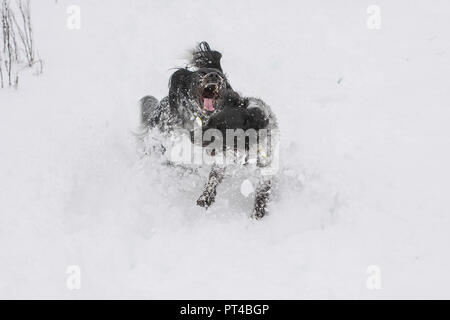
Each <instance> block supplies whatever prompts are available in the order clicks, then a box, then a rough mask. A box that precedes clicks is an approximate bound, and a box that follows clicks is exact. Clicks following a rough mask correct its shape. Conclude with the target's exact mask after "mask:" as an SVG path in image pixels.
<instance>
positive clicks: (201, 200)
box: [197, 194, 214, 209]
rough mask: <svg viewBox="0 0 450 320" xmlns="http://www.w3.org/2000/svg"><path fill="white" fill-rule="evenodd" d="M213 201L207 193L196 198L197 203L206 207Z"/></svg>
mask: <svg viewBox="0 0 450 320" xmlns="http://www.w3.org/2000/svg"><path fill="white" fill-rule="evenodd" d="M213 202H214V199H213V198H212V197H211V196H209V195H208V194H202V195H201V196H200V198H198V200H197V205H198V206H200V207H202V208H205V209H208V208H209V207H210V206H211V205H212V203H213Z"/></svg>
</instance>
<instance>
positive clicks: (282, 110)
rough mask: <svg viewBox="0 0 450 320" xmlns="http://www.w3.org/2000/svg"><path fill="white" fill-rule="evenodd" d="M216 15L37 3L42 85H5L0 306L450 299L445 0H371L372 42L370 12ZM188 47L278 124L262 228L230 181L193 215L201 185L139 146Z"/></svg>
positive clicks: (243, 5)
mask: <svg viewBox="0 0 450 320" xmlns="http://www.w3.org/2000/svg"><path fill="white" fill-rule="evenodd" d="M75 3H76V4H78V5H79V6H80V8H81V19H82V20H81V30H69V29H68V28H66V18H67V13H66V9H67V7H68V6H69V5H72V4H75ZM220 3H221V4H220V5H219V3H218V1H206V0H199V1H166V0H152V1H144V0H141V1H137V0H136V1H126V2H125V1H118V0H117V1H111V0H108V1H106V0H96V1H87V0H84V1H82V0H79V1H58V2H57V3H56V4H55V2H54V1H50V0H47V1H32V10H33V16H32V18H33V19H34V26H35V34H36V44H37V47H38V49H39V53H40V56H41V57H42V58H43V59H44V61H45V66H44V73H43V74H42V75H41V76H39V77H35V76H32V75H31V74H30V75H28V76H27V75H24V76H22V77H21V83H20V86H19V89H18V90H17V91H14V90H13V89H3V90H0V146H1V148H0V181H1V183H0V210H1V212H0V297H1V298H254V299H259V298H419V297H422V298H450V294H449V289H448V288H449V285H450V276H449V273H448V270H449V268H450V253H449V250H448V245H449V244H450V232H449V231H450V229H449V228H450V217H449V213H450V212H449V209H450V205H449V204H448V181H450V170H449V168H448V163H449V162H450V152H449V134H450V129H449V127H448V123H450V121H449V120H450V111H449V109H448V108H449V102H450V91H449V90H448V84H449V80H450V79H449V78H450V59H449V54H450V42H449V41H448V39H449V37H450V18H449V17H450V4H449V3H448V1H444V0H442V1H438V0H436V1H433V2H430V1H415V2H414V3H412V2H411V1H400V0H397V1H377V3H376V4H377V5H379V6H380V8H381V12H382V27H381V29H380V30H368V29H367V27H366V19H367V14H366V9H367V7H368V6H369V5H371V4H373V3H371V2H366V1H359V2H356V1H331V0H329V1H283V2H280V1H245V2H244V1H228V2H227V5H226V6H224V5H223V2H220ZM228 3H229V4H228ZM219 7H220V10H219V9H218V8H219ZM201 40H207V41H209V42H210V44H211V45H212V46H213V48H217V49H218V50H220V51H222V53H223V60H222V65H223V67H224V70H225V72H226V73H227V75H228V77H229V79H230V81H231V83H232V85H233V87H234V88H237V89H239V90H240V92H242V93H243V94H244V95H249V96H260V97H262V98H263V99H264V100H265V101H266V102H267V103H269V104H270V105H271V106H272V108H273V110H274V112H275V113H276V114H277V117H278V120H279V123H280V128H281V167H280V172H279V173H280V185H279V188H278V197H277V199H276V200H275V201H274V203H273V206H272V210H271V214H270V216H268V217H267V218H265V219H264V220H263V221H260V222H254V221H250V220H249V219H248V214H249V208H250V207H251V199H250V198H245V197H244V196H243V195H242V194H241V193H240V192H239V188H240V185H241V182H242V181H243V177H236V179H234V181H233V180H231V181H228V182H226V185H225V186H224V190H225V191H226V192H225V194H223V195H219V197H218V201H217V203H216V204H215V205H214V207H213V208H211V210H210V211H208V212H207V213H205V211H204V209H202V208H199V207H196V206H195V205H194V204H195V200H196V197H197V196H198V195H199V190H201V186H202V184H203V182H204V177H201V176H192V175H182V173H181V172H179V171H177V170H169V169H168V168H165V167H160V166H159V165H157V164H156V163H154V162H152V161H150V160H149V159H148V158H142V157H141V153H140V150H139V146H138V144H137V143H136V139H135V136H134V134H133V132H135V131H136V130H137V123H138V108H137V101H138V100H139V99H140V98H141V97H142V96H143V95H146V94H152V95H155V96H156V97H158V98H162V97H164V95H166V94H167V91H168V89H167V81H168V77H169V76H170V74H171V72H172V70H170V68H172V67H176V66H183V65H184V64H185V56H186V52H187V51H188V49H190V48H192V47H193V46H194V45H195V43H196V42H198V41H201ZM69 265H78V266H80V268H81V272H82V278H81V289H80V290H68V288H67V287H66V280H67V276H68V275H67V274H66V268H67V266H69ZM370 265H377V266H379V267H380V270H381V283H382V287H381V289H380V290H369V289H368V288H367V286H366V281H367V276H368V275H367V274H366V269H367V267H368V266H370Z"/></svg>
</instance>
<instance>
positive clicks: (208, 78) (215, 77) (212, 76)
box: [203, 72, 222, 83]
mask: <svg viewBox="0 0 450 320" xmlns="http://www.w3.org/2000/svg"><path fill="white" fill-rule="evenodd" d="M203 79H204V81H205V82H206V83H211V82H213V83H219V82H221V81H222V77H221V76H220V74H218V73H217V72H210V73H208V74H206V75H205V77H204V78H203Z"/></svg>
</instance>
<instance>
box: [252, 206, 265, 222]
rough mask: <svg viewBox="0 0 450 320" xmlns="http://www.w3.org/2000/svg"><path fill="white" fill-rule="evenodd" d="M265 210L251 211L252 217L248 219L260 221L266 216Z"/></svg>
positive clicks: (256, 209)
mask: <svg viewBox="0 0 450 320" xmlns="http://www.w3.org/2000/svg"><path fill="white" fill-rule="evenodd" d="M266 213H267V212H266V209H265V208H255V209H253V212H252V215H251V216H250V218H251V219H252V220H261V219H262V218H263V217H264V216H265V215H266Z"/></svg>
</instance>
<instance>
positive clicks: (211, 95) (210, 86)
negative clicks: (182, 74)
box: [189, 68, 230, 116]
mask: <svg viewBox="0 0 450 320" xmlns="http://www.w3.org/2000/svg"><path fill="white" fill-rule="evenodd" d="M229 88H230V85H229V84H228V81H227V79H226V77H225V75H224V74H223V73H222V72H221V71H220V70H218V69H213V68H200V69H198V70H197V71H195V72H194V73H193V74H192V81H191V84H190V94H189V95H190V96H191V97H193V98H194V100H195V102H196V105H197V108H198V110H197V111H199V112H201V113H202V114H203V115H205V116H211V115H212V114H213V113H216V112H217V111H220V110H221V109H222V108H223V103H222V100H223V98H224V96H225V93H226V92H227V90H228V89H229Z"/></svg>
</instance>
